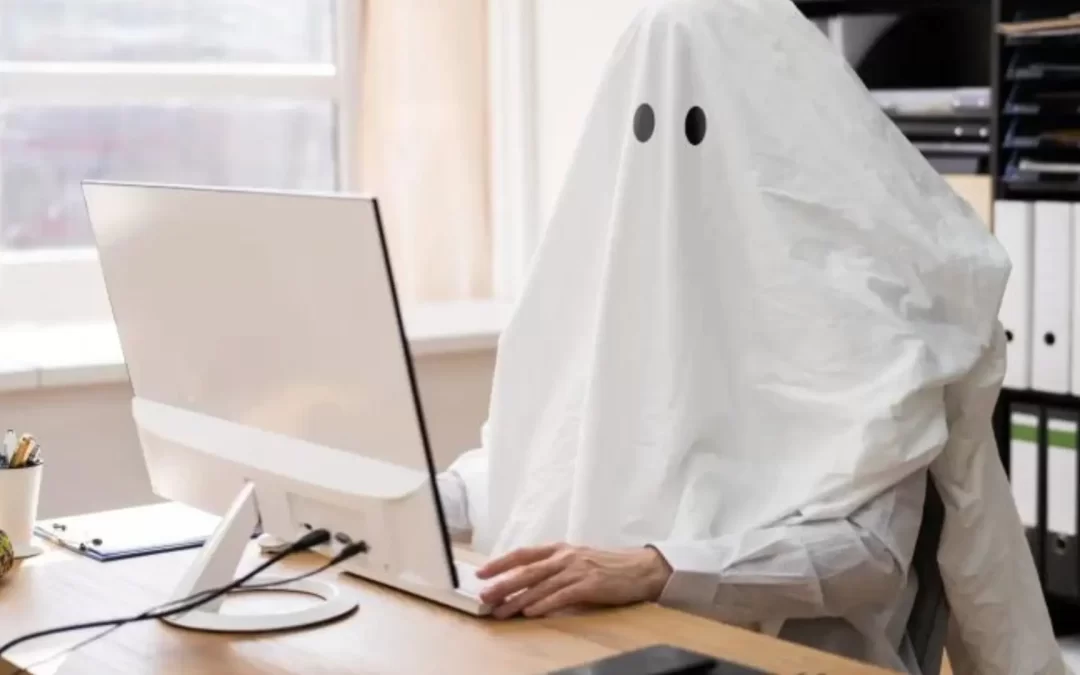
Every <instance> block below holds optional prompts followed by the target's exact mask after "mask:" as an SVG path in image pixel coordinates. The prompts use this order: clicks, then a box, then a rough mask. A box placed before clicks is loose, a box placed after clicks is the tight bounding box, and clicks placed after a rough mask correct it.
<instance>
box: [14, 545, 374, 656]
mask: <svg viewBox="0 0 1080 675" xmlns="http://www.w3.org/2000/svg"><path fill="white" fill-rule="evenodd" d="M367 551H368V546H367V543H365V542H363V541H359V542H355V543H352V544H349V545H347V546H345V547H344V548H343V549H341V551H340V552H338V554H337V555H336V556H334V557H333V558H331V559H330V560H328V561H327V562H325V563H323V564H322V565H320V566H319V567H316V568H315V569H313V570H309V571H307V572H305V573H303V574H298V575H296V576H294V577H288V578H284V579H277V580H275V581H266V582H263V583H260V584H244V585H239V586H237V585H236V583H237V582H243V580H244V579H245V578H250V577H251V576H253V575H248V576H246V577H243V578H241V579H238V580H237V582H234V583H233V584H230V585H229V586H235V587H234V588H232V589H229V586H222V587H219V588H218V589H214V588H211V589H207V590H205V591H201V592H199V593H195V594H193V595H189V596H188V597H186V598H181V599H179V600H172V601H170V602H167V603H164V604H161V605H157V606H156V607H152V608H150V609H148V610H146V611H145V612H143V613H142V614H140V615H138V616H135V617H129V618H127V619H124V620H121V621H119V622H117V623H115V624H114V625H112V626H110V627H109V628H106V629H105V630H103V631H101V632H100V633H97V634H95V635H91V636H90V637H88V638H86V639H85V640H82V641H81V642H77V643H75V644H74V645H72V646H70V647H67V648H66V649H63V650H61V651H59V652H57V653H56V654H53V655H52V656H48V657H46V658H43V659H41V660H39V661H36V662H34V663H32V664H30V665H29V666H27V667H26V668H22V669H20V670H17V671H15V673H13V674H12V675H22V673H25V672H26V671H27V670H28V669H32V668H36V667H38V666H40V665H42V664H45V663H48V662H49V661H53V660H55V659H58V658H60V657H62V656H67V655H70V654H72V653H74V652H76V651H78V650H79V649H82V648H83V647H85V646H87V645H89V644H91V643H93V642H97V641H98V640H101V639H102V638H104V637H106V636H108V635H109V634H110V633H112V632H113V631H116V630H119V629H120V628H123V627H124V626H125V625H127V624H129V623H132V622H138V621H146V620H148V619H151V618H163V617H165V616H171V615H172V614H173V613H181V612H185V611H190V610H191V609H193V608H188V607H181V608H179V609H175V610H168V611H166V612H164V613H162V610H165V609H166V608H168V607H171V606H173V605H177V604H179V603H189V602H191V601H194V600H196V599H201V598H202V597H203V596H208V595H211V594H214V593H216V592H217V591H218V590H219V589H226V590H225V592H226V593H228V592H230V590H232V591H257V590H263V589H271V588H277V587H279V586H286V585H288V584H294V583H296V582H298V581H303V580H304V579H308V578H310V577H313V576H316V575H318V574H322V573H323V572H325V571H326V570H328V569H330V568H331V567H334V566H335V565H340V564H341V563H343V562H345V561H346V560H348V559H349V558H352V557H355V556H357V555H359V554H361V553H367ZM287 555H289V553H288V552H286V551H281V552H279V553H277V554H275V556H274V558H272V559H271V560H269V561H268V562H267V563H265V564H264V565H263V566H262V568H261V569H266V567H268V566H269V565H272V564H274V563H275V562H277V561H280V560H281V559H282V558H283V557H285V556H287ZM257 572H258V570H256V571H255V573H257ZM209 601H210V598H207V599H206V600H203V601H201V602H199V603H198V604H196V605H195V607H198V606H201V605H202V604H205V603H206V602H209ZM72 630H75V629H74V628H72Z"/></svg>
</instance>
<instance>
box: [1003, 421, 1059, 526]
mask: <svg viewBox="0 0 1080 675" xmlns="http://www.w3.org/2000/svg"><path fill="white" fill-rule="evenodd" d="M1010 422H1011V424H1010V428H1011V433H1010V437H1009V484H1010V485H1011V486H1012V493H1013V499H1014V500H1015V501H1016V510H1017V511H1019V512H1020V522H1022V523H1023V524H1024V527H1025V528H1027V529H1034V528H1036V527H1038V525H1039V440H1038V434H1039V418H1038V417H1036V416H1035V415H1031V414H1028V413H1022V412H1013V413H1012V414H1011V415H1010ZM1073 475H1075V474H1073Z"/></svg>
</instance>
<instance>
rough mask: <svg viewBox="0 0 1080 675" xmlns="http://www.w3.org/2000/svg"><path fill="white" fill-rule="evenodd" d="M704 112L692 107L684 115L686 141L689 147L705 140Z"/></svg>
mask: <svg viewBox="0 0 1080 675" xmlns="http://www.w3.org/2000/svg"><path fill="white" fill-rule="evenodd" d="M706 126H708V125H707V124H706V122H705V111H704V110H702V109H701V108H699V107H697V106H694V107H693V108H690V110H689V111H688V112H687V113H686V129H685V131H686V140H688V141H690V145H698V144H699V143H701V142H702V141H703V140H705V128H706Z"/></svg>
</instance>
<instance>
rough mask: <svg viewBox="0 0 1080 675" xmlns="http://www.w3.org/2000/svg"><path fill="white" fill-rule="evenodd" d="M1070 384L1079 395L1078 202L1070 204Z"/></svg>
mask: <svg viewBox="0 0 1080 675" xmlns="http://www.w3.org/2000/svg"><path fill="white" fill-rule="evenodd" d="M1071 207H1072V208H1071V210H1072V228H1073V241H1072V244H1073V254H1072V383H1071V384H1072V386H1071V388H1070V390H1071V391H1072V393H1073V395H1080V235H1078V234H1077V233H1076V231H1075V230H1076V228H1077V227H1078V226H1080V204H1072V205H1071Z"/></svg>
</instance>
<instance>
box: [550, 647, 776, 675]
mask: <svg viewBox="0 0 1080 675" xmlns="http://www.w3.org/2000/svg"><path fill="white" fill-rule="evenodd" d="M549 675H765V673H764V671H760V670H755V669H753V668H748V667H747V666H740V665H738V664H735V663H730V662H728V661H724V660H722V659H717V658H715V657H712V656H706V655H705V654H698V653H697V652H692V651H689V650H686V649H681V648H679V647H673V646H671V645H653V646H651V647H645V648H644V649H638V650H635V651H632V652H625V653H623V654H617V655H615V656H610V657H608V658H605V659H600V660H599V661H593V662H592V663H585V664H582V665H580V666H574V667H572V668H566V669H564V670H559V671H555V672H552V673H549Z"/></svg>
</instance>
